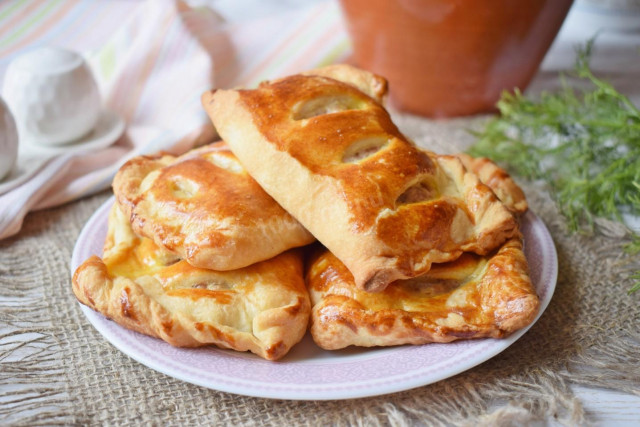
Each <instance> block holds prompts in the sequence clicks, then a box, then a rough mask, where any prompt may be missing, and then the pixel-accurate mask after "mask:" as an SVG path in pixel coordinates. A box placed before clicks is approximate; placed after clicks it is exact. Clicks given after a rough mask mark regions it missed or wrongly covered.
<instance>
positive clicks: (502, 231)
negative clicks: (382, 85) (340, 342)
mask: <svg viewBox="0 0 640 427" xmlns="http://www.w3.org/2000/svg"><path fill="white" fill-rule="evenodd" d="M337 70H339V71H337ZM354 73H355V74H357V76H355V77H354V76H353V74H354ZM316 74H317V75H295V76H290V77H287V78H284V79H281V80H277V81H274V82H271V83H263V84H261V85H260V87H259V88H258V89H256V90H240V91H236V90H218V91H214V92H211V93H205V94H204V95H203V105H204V107H205V109H206V110H207V112H208V114H209V116H210V117H211V119H212V121H213V123H214V125H215V127H216V129H217V130H218V132H219V133H220V135H221V136H222V137H223V138H224V139H225V140H226V141H227V143H228V144H229V145H230V147H231V149H232V150H233V152H234V153H235V154H236V156H237V157H238V159H239V160H240V161H241V162H242V164H243V165H244V166H245V168H247V170H248V172H249V173H250V174H251V175H252V176H253V177H254V178H255V179H256V181H258V183H260V185H261V186H262V187H263V188H264V189H265V191H266V192H267V193H269V194H270V195H271V196H272V197H273V198H274V199H276V200H277V201H278V203H279V204H280V205H282V206H283V207H284V208H285V209H286V210H287V211H288V212H290V213H291V214H292V215H293V216H295V217H296V219H298V220H299V221H300V222H301V223H302V224H303V225H304V226H305V227H306V228H307V229H308V230H309V231H310V232H311V233H312V234H313V235H314V236H315V237H316V238H317V239H318V240H320V241H321V242H322V243H323V244H324V245H325V246H327V247H328V248H329V249H330V250H331V251H332V252H333V253H334V254H335V255H336V256H337V257H338V258H339V259H340V260H341V261H342V262H344V263H345V264H346V265H347V267H348V268H349V270H350V271H351V272H352V273H353V275H354V277H355V282H356V284H357V286H359V287H361V288H363V289H366V290H368V291H380V290H382V289H384V288H385V287H386V286H387V285H388V284H389V283H390V282H392V281H394V280H397V279H402V278H410V277H415V276H418V275H420V274H423V273H425V272H427V271H428V270H429V268H430V266H431V263H433V262H446V261H450V260H453V259H455V258H457V257H458V256H460V254H461V253H462V252H463V251H475V252H477V253H479V254H486V253H488V252H489V251H491V250H493V249H494V248H496V247H497V246H499V245H500V244H501V243H503V242H504V241H505V240H506V239H507V238H510V237H513V236H515V235H517V233H518V230H517V222H516V220H515V218H514V217H513V215H511V213H510V212H508V211H507V209H506V208H504V206H503V205H502V204H501V203H500V202H499V201H498V200H497V199H496V197H495V195H494V194H493V192H492V191H491V190H490V189H488V188H487V187H486V186H484V185H483V184H482V183H480V182H479V180H478V179H477V177H476V176H475V175H474V174H472V173H468V172H467V171H466V170H465V169H464V167H463V166H462V164H461V163H460V161H459V160H458V159H456V158H453V157H451V156H440V157H438V158H436V159H433V158H431V157H430V156H429V155H427V154H426V153H424V152H422V151H421V150H419V149H417V148H416V147H414V146H413V145H412V144H411V143H410V142H409V141H408V140H407V139H406V138H405V137H404V136H403V135H402V134H401V133H400V132H399V130H398V129H397V128H396V126H395V125H394V124H393V123H392V121H391V118H390V117H389V114H388V113H387V112H386V111H385V110H384V108H383V107H382V106H381V105H380V103H379V102H377V100H376V99H374V98H372V97H370V96H369V95H367V94H365V93H364V92H362V91H360V90H358V89H357V87H358V86H359V85H360V86H362V85H363V84H362V82H367V81H374V80H375V79H374V78H373V77H366V76H365V75H366V74H370V73H366V72H365V71H361V70H357V69H353V68H348V69H344V68H339V69H336V68H335V67H334V68H333V69H331V70H325V71H322V72H317V73H316ZM330 76H334V77H335V78H331V77H330ZM336 79H340V80H344V81H347V83H343V82H342V81H339V80H336ZM372 79H373V80H372ZM354 81H355V82H359V83H358V84H352V82H354ZM364 85H365V86H366V84H364ZM366 92H367V93H374V92H376V90H368V91H366ZM377 92H380V91H379V90H378V91H377Z"/></svg>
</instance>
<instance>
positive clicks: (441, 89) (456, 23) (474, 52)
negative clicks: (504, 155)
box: [341, 0, 572, 117]
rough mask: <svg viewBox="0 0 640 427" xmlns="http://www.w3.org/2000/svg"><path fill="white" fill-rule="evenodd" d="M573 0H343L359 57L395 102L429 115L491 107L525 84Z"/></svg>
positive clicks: (393, 102)
mask: <svg viewBox="0 0 640 427" xmlns="http://www.w3.org/2000/svg"><path fill="white" fill-rule="evenodd" d="M571 3H572V0H341V6H342V10H343V13H344V16H345V18H346V22H347V28H348V30H349V33H350V36H351V39H352V42H353V49H354V56H353V61H354V62H355V63H356V65H358V66H360V67H362V68H366V69H369V70H371V71H373V72H375V73H377V74H380V75H382V76H384V77H386V78H387V79H388V80H389V85H390V86H389V87H390V98H391V102H392V105H394V106H395V107H397V108H399V109H401V110H404V111H407V112H412V113H417V114H420V115H424V116H430V117H450V116H461V115H468V114H474V113H480V112H486V111H490V110H492V109H493V108H494V106H495V103H496V101H497V100H498V99H499V97H500V94H501V92H502V91H503V90H513V89H514V88H520V89H521V90H524V89H525V88H526V87H527V85H528V83H529V81H530V80H531V78H532V77H533V76H534V74H535V73H536V71H537V69H538V67H539V65H540V62H542V59H543V58H544V55H545V53H546V52H547V50H548V49H549V46H550V45H551V42H552V41H553V39H554V38H555V36H556V34H557V33H558V30H559V29H560V26H561V25H562V22H563V21H564V18H565V16H566V14H567V12H568V11H569V8H570V7H571Z"/></svg>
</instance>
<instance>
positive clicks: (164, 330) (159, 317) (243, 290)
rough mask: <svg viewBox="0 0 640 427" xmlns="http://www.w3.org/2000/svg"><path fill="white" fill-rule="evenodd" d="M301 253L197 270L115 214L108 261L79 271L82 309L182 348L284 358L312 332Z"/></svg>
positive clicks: (76, 287)
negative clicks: (236, 266)
mask: <svg viewBox="0 0 640 427" xmlns="http://www.w3.org/2000/svg"><path fill="white" fill-rule="evenodd" d="M302 268H303V267H302V254H301V252H300V250H296V249H293V250H290V251H287V252H284V253H282V254H280V255H278V256H276V257H274V258H272V259H269V260H266V261H262V262H259V263H256V264H253V265H251V266H249V267H245V268H242V269H238V270H232V271H213V270H207V269H202V268H196V267H193V266H191V265H190V264H188V263H187V262H186V261H184V260H180V259H179V258H178V257H176V256H175V255H173V254H171V253H170V252H167V251H166V250H164V249H163V248H161V247H159V246H157V245H156V244H155V243H154V242H153V241H152V240H150V239H148V238H144V237H138V236H137V235H135V234H134V233H133V231H132V230H131V226H130V224H129V220H128V218H127V217H126V216H125V215H124V214H123V213H122V211H121V210H120V209H119V206H118V205H114V206H113V207H112V208H111V212H110V214H109V218H108V230H107V236H106V243H105V246H104V254H102V256H101V257H98V256H96V255H92V256H89V257H87V258H86V260H84V261H83V263H82V264H81V265H79V266H78V268H77V269H76V270H74V271H75V272H74V274H73V280H72V284H73V292H74V294H75V295H76V297H77V298H78V300H79V301H80V302H82V303H83V304H85V305H86V306H88V307H91V308H92V309H94V310H96V311H98V312H100V313H102V314H104V315H105V316H107V317H109V318H111V319H113V320H114V321H115V322H117V323H119V324H121V325H123V326H125V327H127V328H129V329H131V330H135V331H138V332H141V333H144V334H146V335H150V336H154V337H158V338H162V339H163V340H164V341H166V342H168V343H170V344H172V345H175V346H180V347H198V346H203V345H212V344H213V345H217V346H220V347H223V348H230V349H234V350H238V351H251V352H253V353H255V354H257V355H259V356H261V357H263V358H265V359H269V360H276V359H279V358H281V357H282V356H284V355H285V354H286V353H287V352H288V351H289V349H290V348H291V347H292V346H293V345H295V344H296V343H297V342H298V341H300V339H301V338H302V336H303V335H304V334H305V332H306V330H307V324H308V319H309V296H308V293H307V291H306V289H305V284H304V280H303V272H302Z"/></svg>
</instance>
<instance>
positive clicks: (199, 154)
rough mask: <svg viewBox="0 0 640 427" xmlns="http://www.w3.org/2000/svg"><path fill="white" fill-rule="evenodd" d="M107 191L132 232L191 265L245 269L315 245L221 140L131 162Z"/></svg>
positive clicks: (301, 227) (307, 234)
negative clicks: (288, 250) (176, 154)
mask: <svg viewBox="0 0 640 427" xmlns="http://www.w3.org/2000/svg"><path fill="white" fill-rule="evenodd" d="M113 190H114V193H115V195H116V199H117V201H118V203H119V205H120V206H121V208H122V209H123V210H124V212H126V214H127V216H128V217H129V219H130V221H131V225H132V227H133V229H134V231H135V232H136V233H137V234H139V235H142V236H145V237H149V238H151V239H153V240H154V241H155V242H156V244H158V245H159V246H162V247H163V248H165V249H167V250H169V251H171V252H173V253H175V254H177V255H179V256H180V257H181V258H182V259H184V260H186V261H187V262H189V263H190V264H191V265H194V266H196V267H202V268H209V269H214V270H232V269H237V268H241V267H246V266H248V265H250V264H253V263H255V262H258V261H263V260H266V259H269V258H271V257H273V256H275V255H277V254H279V253H281V252H284V251H286V250H287V249H290V248H293V247H297V246H303V245H306V244H308V243H311V242H312V241H313V240H314V238H313V236H312V235H311V234H310V233H309V232H308V231H307V230H306V229H305V228H304V227H303V226H302V225H300V223H299V222H298V221H296V220H295V219H294V218H293V217H292V216H291V215H289V214H288V213H287V212H286V211H285V210H284V209H282V208H281V207H280V206H279V205H278V204H277V203H276V202H275V201H274V200H273V199H272V198H271V197H270V196H269V195H268V194H267V193H265V192H264V190H262V188H260V186H259V185H258V184H257V183H256V182H255V181H254V180H253V178H251V177H250V176H249V175H248V174H247V173H246V171H245V170H244V169H243V168H242V166H241V165H240V163H239V162H238V161H237V159H236V158H235V156H234V155H233V154H232V153H231V151H230V150H229V148H228V147H227V146H226V145H225V144H224V143H222V142H218V143H214V144H210V145H208V146H205V147H202V148H199V149H196V150H192V151H190V152H188V153H186V154H185V155H183V156H180V157H173V156H170V155H164V156H156V157H148V156H141V157H136V158H134V159H132V160H130V161H129V162H127V163H126V164H125V165H124V166H123V167H122V168H121V169H120V171H119V172H118V173H117V174H116V176H115V179H114V182H113Z"/></svg>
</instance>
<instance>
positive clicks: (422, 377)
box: [71, 199, 558, 400]
mask: <svg viewBox="0 0 640 427" xmlns="http://www.w3.org/2000/svg"><path fill="white" fill-rule="evenodd" d="M112 204H113V199H111V200H108V201H107V202H106V203H105V204H104V205H103V206H101V207H100V209H98V211H96V213H95V214H94V215H93V216H92V217H91V219H90V220H89V222H88V223H87V224H86V225H85V227H84V229H83V230H82V233H81V234H80V237H79V238H78V242H77V243H76V246H75V248H74V251H73V257H72V260H71V269H72V272H73V271H75V269H76V268H77V267H78V266H79V265H80V263H82V262H83V261H84V260H85V259H87V258H88V257H89V256H91V255H101V254H102V245H103V242H104V238H105V235H106V232H107V215H108V211H109V209H110V207H111V205H112ZM522 231H523V233H524V236H525V254H526V257H527V259H528V261H529V267H530V270H531V271H530V273H531V279H532V281H533V283H534V286H535V288H536V290H537V292H538V295H539V296H540V300H541V306H540V307H541V309H540V313H539V315H538V317H539V316H540V314H542V312H543V311H544V310H545V308H546V307H547V305H548V304H549V300H550V299H551V296H552V294H553V291H554V289H555V285H556V278H557V273H558V262H557V255H556V250H555V247H554V245H553V241H552V239H551V236H550V235H549V232H548V230H547V228H546V227H545V225H544V223H543V222H542V221H541V220H540V219H539V218H538V217H536V216H535V215H534V214H533V213H532V212H528V213H527V214H526V215H525V216H524V218H523V221H522ZM82 310H83V311H84V313H85V315H86V316H87V318H88V319H89V321H90V322H91V323H92V324H93V326H94V327H95V328H96V329H97V330H98V331H99V332H100V333H101V334H102V335H103V336H104V337H105V338H106V339H107V340H108V341H109V342H111V343H112V344H113V345H114V346H116V347H117V348H118V349H120V350H121V351H122V352H124V353H125V354H127V355H129V356H130V357H132V358H133V359H135V360H137V361H138V362H140V363H142V364H144V365H146V366H148V367H150V368H152V369H155V370H157V371H159V372H162V373H164V374H167V375H170V376H172V377H175V378H178V379H180V380H183V381H187V382H190V383H193V384H198V385H201V386H204V387H208V388H211V389H215V390H221V391H226V392H231V393H237V394H243V395H248V396H256V397H267V398H276V399H297V400H304V399H314V400H316V399H324V400H329V399H347V398H357V397H366V396H375V395H381V394H386V393H393V392H397V391H402V390H408V389H411V388H414V387H419V386H423V385H426V384H431V383H434V382H436V381H439V380H442V379H445V378H448V377H451V376H453V375H456V374H458V373H460V372H463V371H465V370H467V369H470V368H472V367H474V366H476V365H478V364H480V363H482V362H484V361H486V360H488V359H490V358H491V357H493V356H495V355H496V354H498V353H500V352H501V351H503V350H504V349H506V348H507V347H509V346H510V345H511V344H513V343H514V342H515V341H516V340H517V339H518V338H520V337H521V336H522V335H523V334H524V333H525V332H526V331H527V329H528V328H527V329H523V330H520V331H518V332H517V333H515V334H513V335H511V336H510V337H508V338H506V339H480V340H468V341H457V342H453V343H449V344H427V345H421V346H399V347H387V348H369V349H363V348H358V349H346V350H341V351H324V350H322V349H320V348H319V347H317V346H316V345H315V344H314V343H313V341H312V340H311V338H310V337H309V334H307V336H306V337H305V338H304V339H303V340H302V342H300V343H299V344H297V345H296V346H295V347H294V348H293V349H292V350H291V352H290V353H289V354H287V355H286V356H285V357H284V358H283V359H281V360H279V361H277V362H269V361H267V360H263V359H261V358H259V357H257V356H254V355H252V354H250V353H239V352H234V351H231V350H221V349H218V348H215V347H206V348H197V349H181V348H175V347H172V346H170V345H169V344H167V343H165V342H164V341H161V340H159V339H156V338H151V337H148V336H145V335H141V334H138V333H136V332H132V331H129V330H127V329H124V328H122V327H120V326H119V325H117V324H116V323H114V322H112V321H110V320H107V319H106V318H105V317H103V316H102V315H100V314H97V313H96V312H94V311H93V310H91V309H89V308H87V307H85V306H82ZM536 320H537V318H536Z"/></svg>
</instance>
